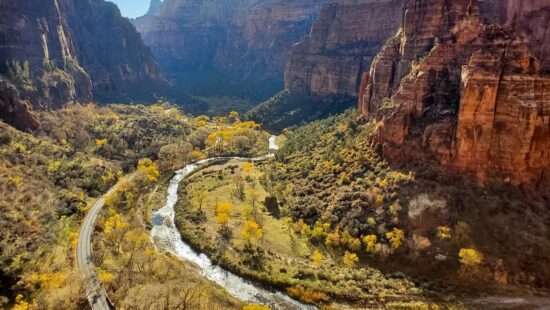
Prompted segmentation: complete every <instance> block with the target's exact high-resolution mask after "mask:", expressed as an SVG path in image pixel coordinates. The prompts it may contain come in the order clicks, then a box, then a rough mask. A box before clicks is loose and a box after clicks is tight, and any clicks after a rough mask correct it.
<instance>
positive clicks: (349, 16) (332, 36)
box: [285, 0, 403, 97]
mask: <svg viewBox="0 0 550 310" xmlns="http://www.w3.org/2000/svg"><path fill="white" fill-rule="evenodd" d="M402 3H403V0H355V1H348V0H341V1H335V2H332V3H330V4H326V5H325V6H324V7H323V9H322V11H321V13H320V16H319V18H318V19H317V21H316V22H315V24H314V25H313V28H312V30H311V34H310V35H309V36H308V37H307V38H306V39H305V40H304V41H303V42H301V43H300V44H297V45H295V46H294V47H293V48H292V51H291V54H290V56H289V60H288V62H287V64H286V70H285V89H286V90H289V91H294V92H296V91H305V92H309V93H311V94H312V95H318V96H330V95H347V96H351V97H357V95H358V90H359V83H360V81H361V74H362V73H363V72H364V71H366V70H368V68H369V66H370V64H371V62H372V60H373V58H374V56H376V54H377V53H378V51H379V50H380V48H381V47H382V45H383V44H384V42H386V40H387V39H388V38H389V37H390V36H392V35H393V34H395V32H396V31H397V29H398V28H399V26H400V25H401V15H400V13H399V11H396V8H400V7H402Z"/></svg>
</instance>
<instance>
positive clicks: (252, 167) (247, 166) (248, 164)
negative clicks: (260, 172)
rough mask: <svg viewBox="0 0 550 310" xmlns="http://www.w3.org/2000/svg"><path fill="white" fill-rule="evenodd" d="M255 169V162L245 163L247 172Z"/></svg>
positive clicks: (244, 166) (244, 167)
mask: <svg viewBox="0 0 550 310" xmlns="http://www.w3.org/2000/svg"><path fill="white" fill-rule="evenodd" d="M252 169H254V164H252V163H244V165H243V171H244V172H246V173H250V172H251V171H252Z"/></svg>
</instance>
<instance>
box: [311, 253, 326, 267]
mask: <svg viewBox="0 0 550 310" xmlns="http://www.w3.org/2000/svg"><path fill="white" fill-rule="evenodd" d="M311 261H312V262H313V264H315V265H317V266H319V265H320V264H321V262H323V255H322V254H321V252H319V251H318V250H315V251H314V252H313V254H312V255H311Z"/></svg>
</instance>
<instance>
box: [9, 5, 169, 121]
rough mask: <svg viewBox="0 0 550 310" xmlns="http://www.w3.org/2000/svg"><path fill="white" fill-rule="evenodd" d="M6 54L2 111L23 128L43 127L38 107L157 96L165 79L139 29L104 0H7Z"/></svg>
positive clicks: (144, 98)
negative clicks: (36, 112) (35, 115)
mask: <svg viewBox="0 0 550 310" xmlns="http://www.w3.org/2000/svg"><path fill="white" fill-rule="evenodd" d="M0 59H2V64H1V65H0V70H1V72H2V73H4V74H5V76H6V77H7V78H2V81H1V82H0V87H1V89H2V94H3V95H2V96H1V98H0V111H1V112H2V113H1V115H2V118H3V119H4V120H6V121H8V122H10V121H12V120H13V124H15V125H17V126H18V128H21V129H25V128H30V129H32V128H36V127H37V123H36V119H35V118H33V117H32V111H31V110H32V108H38V109H45V108H60V107H63V106H66V105H68V104H72V103H83V104H86V103H89V102H91V101H92V100H95V101H98V102H113V101H120V102H129V101H133V100H144V101H151V100H153V98H154V92H158V91H159V90H160V89H162V87H164V86H165V85H166V82H165V80H164V78H163V76H162V75H161V73H160V69H159V67H158V65H157V64H156V62H155V60H154V58H153V55H152V54H151V52H150V50H149V49H148V48H147V47H146V46H145V45H144V44H143V42H142V40H141V38H140V36H139V34H138V33H137V32H136V30H135V29H134V27H133V26H132V25H131V24H130V23H129V22H128V21H127V20H126V19H124V18H122V16H121V15H120V11H119V10H118V8H117V7H116V5H114V4H112V3H110V2H106V1H103V0H97V1H73V0H48V1H36V0H33V1H2V2H0ZM10 84H13V85H11V86H10ZM14 114H17V117H16V118H13V117H12V116H13V115H14Z"/></svg>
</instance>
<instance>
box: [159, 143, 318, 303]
mask: <svg viewBox="0 0 550 310" xmlns="http://www.w3.org/2000/svg"><path fill="white" fill-rule="evenodd" d="M275 139H276V137H275V136H272V137H271V138H270V139H269V149H270V150H277V149H279V147H278V146H277V144H276V142H275ZM272 157H274V155H273V153H270V154H267V155H264V156H261V157H256V158H240V157H231V158H209V159H205V160H202V161H199V162H197V163H195V164H190V165H187V166H185V167H184V168H183V169H181V170H178V171H176V175H175V176H174V177H173V178H172V179H171V180H170V185H169V186H168V196H167V199H166V205H165V206H164V207H163V208H162V209H160V210H158V211H157V212H155V213H154V214H153V228H152V229H151V238H152V239H153V243H154V244H155V246H156V247H157V248H159V249H161V250H165V251H169V252H171V253H173V254H174V255H176V256H177V257H178V258H180V259H182V260H186V261H190V262H193V263H195V264H196V265H197V266H198V267H199V268H200V270H201V274H202V276H204V277H206V278H207V279H209V280H211V281H213V282H215V283H217V284H219V285H220V286H222V287H224V288H225V289H226V290H227V292H228V293H229V294H231V295H233V296H235V297H236V298H238V299H240V300H242V301H245V302H249V303H257V304H264V305H268V306H270V307H271V308H272V309H285V310H286V309H316V307H314V306H311V305H306V304H303V303H301V302H299V301H296V300H294V299H292V298H291V297H289V296H288V295H286V294H284V293H282V292H279V291H271V290H267V289H265V288H263V287H262V286H261V285H257V284H254V283H253V282H251V281H248V280H246V279H243V278H241V277H240V276H238V275H236V274H234V273H232V272H230V271H227V270H225V269H223V268H221V267H219V266H216V265H213V264H212V261H211V260H210V259H209V258H208V257H207V256H206V255H204V254H202V253H197V252H196V251H194V250H193V249H192V248H191V246H189V245H188V244H187V243H185V242H184V241H183V240H182V238H181V235H180V232H179V231H178V229H177V228H176V225H175V224H174V219H175V210H174V207H175V206H176V203H177V201H178V187H179V183H180V182H181V181H182V180H183V179H184V178H185V177H187V176H188V175H189V174H191V173H192V172H194V171H196V170H197V169H199V168H200V167H202V166H204V165H205V164H208V163H213V162H214V163H215V162H220V161H223V160H228V159H233V160H241V161H261V160H265V159H268V158H272Z"/></svg>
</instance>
